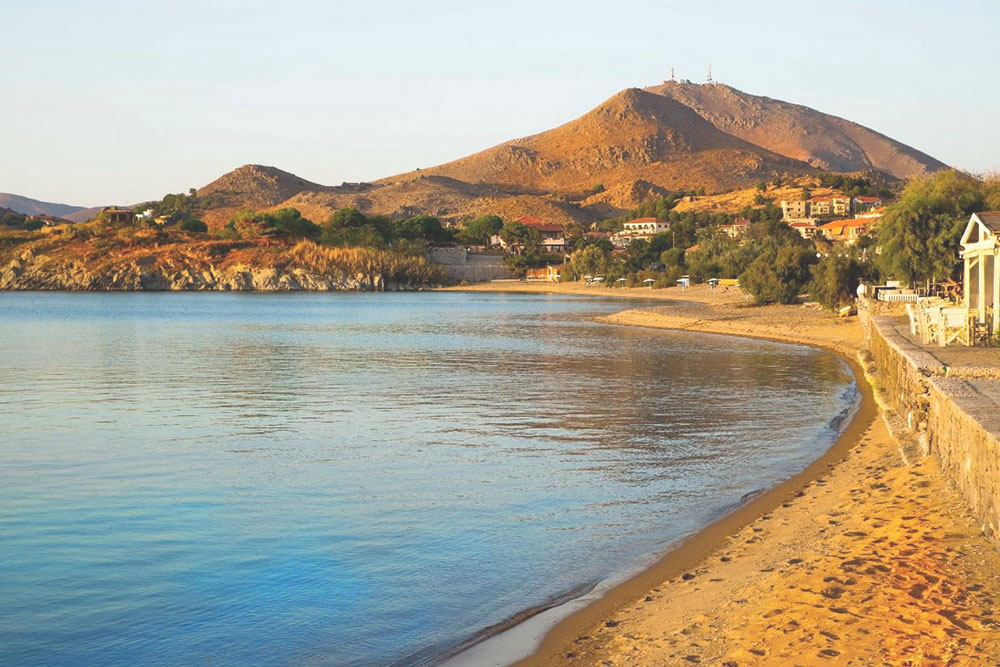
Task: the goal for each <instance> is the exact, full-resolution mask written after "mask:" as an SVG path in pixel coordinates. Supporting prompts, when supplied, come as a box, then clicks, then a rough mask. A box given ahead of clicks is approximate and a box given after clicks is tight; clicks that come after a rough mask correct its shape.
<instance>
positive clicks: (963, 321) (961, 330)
mask: <svg viewBox="0 0 1000 667" xmlns="http://www.w3.org/2000/svg"><path fill="white" fill-rule="evenodd" d="M970 340H971V336H970V335H969V309H968V308H957V307H953V308H942V309H941V322H940V324H939V326H938V345H940V346H941V347H945V346H947V345H949V344H951V343H959V344H960V345H965V346H966V347H968V346H969V342H970Z"/></svg>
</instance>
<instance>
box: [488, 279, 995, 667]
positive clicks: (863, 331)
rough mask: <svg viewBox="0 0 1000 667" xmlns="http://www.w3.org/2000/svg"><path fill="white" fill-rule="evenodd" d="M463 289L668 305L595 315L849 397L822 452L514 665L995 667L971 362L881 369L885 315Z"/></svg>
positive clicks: (990, 562)
mask: <svg viewBox="0 0 1000 667" xmlns="http://www.w3.org/2000/svg"><path fill="white" fill-rule="evenodd" d="M472 289H479V290H489V291H508V292H536V293H544V292H554V293H560V294H592V295H599V296H604V297H614V296H623V297H629V298H645V299H650V298H652V299H666V300H668V301H667V302H665V305H663V306H649V305H646V304H644V305H643V306H642V307H640V308H632V309H628V310H625V311H623V312H620V313H618V314H615V315H611V316H607V317H604V318H600V319H601V321H604V322H606V323H609V324H615V325H626V326H642V327H652V328H663V329H675V330H687V331H704V332H711V333H721V334H732V335H740V336H748V337H760V338H767V339H771V340H779V341H787V342H794V343H800V344H807V345H814V346H819V347H823V348H825V349H828V350H830V351H831V352H833V353H834V354H837V355H838V356H840V357H841V358H842V359H844V360H845V361H846V362H847V363H848V364H849V365H850V366H851V367H852V370H853V371H854V373H855V376H856V377H857V378H858V379H859V388H860V390H861V392H862V401H861V406H860V408H859V410H858V412H857V413H856V414H855V416H854V418H853V420H852V422H851V423H850V424H849V425H848V426H847V427H846V429H845V430H844V431H843V433H842V435H841V437H840V439H839V440H838V441H837V443H836V444H835V445H834V446H833V447H832V448H831V449H830V450H829V451H828V452H827V453H826V454H825V455H824V456H822V457H821V458H820V459H819V460H817V461H816V462H814V463H813V464H811V465H810V466H809V467H808V468H807V469H806V470H804V471H803V472H802V473H800V474H799V475H796V476H794V477H792V478H790V479H789V480H787V481H785V482H784V483H782V484H779V485H777V486H775V487H773V488H771V489H769V490H768V491H767V492H765V493H763V494H761V495H759V496H757V497H755V498H753V499H752V500H750V501H749V502H747V503H746V504H744V505H743V506H741V507H740V508H738V509H737V510H736V511H734V512H733V513H731V514H729V515H727V516H726V517H723V518H722V519H720V520H718V521H717V522H715V523H713V524H711V525H710V526H709V527H707V528H706V529H705V530H703V531H701V532H699V533H698V534H696V535H695V536H693V537H691V538H690V539H688V540H686V541H684V542H683V543H682V544H680V545H679V546H678V547H677V548H675V549H673V550H671V551H670V552H668V553H667V554H665V555H664V556H663V557H662V558H661V559H660V560H659V561H658V562H656V563H654V564H653V565H652V566H651V567H649V568H648V569H646V570H644V571H642V572H640V573H639V574H637V575H635V576H634V577H632V578H631V579H629V580H627V581H625V582H623V583H620V584H618V585H616V586H614V587H613V588H611V589H610V590H608V591H607V592H605V593H604V594H603V595H602V596H600V597H598V598H596V599H594V600H593V601H591V602H590V603H589V604H587V605H586V606H584V607H583V608H581V609H577V610H575V611H573V612H572V613H570V614H569V615H567V616H566V617H565V618H563V619H562V620H561V621H559V622H558V623H557V624H555V625H554V627H553V628H552V629H551V630H550V631H549V632H548V633H547V634H546V635H545V637H544V639H543V640H542V641H541V643H540V644H539V645H538V646H537V647H536V650H535V652H534V653H533V654H532V655H530V656H529V657H527V658H524V659H523V660H521V661H520V662H518V663H517V664H519V665H553V664H566V665H623V664H625V665H652V664H656V665H690V664H699V663H701V664H721V665H774V664H779V665H780V664H911V665H938V664H941V665H945V664H983V665H993V664H996V662H997V659H998V658H1000V633H998V632H997V629H998V627H1000V620H995V619H994V611H993V608H994V606H995V600H996V599H1000V597H998V596H1000V582H998V580H997V577H996V576H995V574H996V573H997V572H1000V554H998V552H997V550H996V549H995V546H994V544H993V543H991V541H990V539H989V538H988V537H987V535H995V533H996V528H995V527H996V509H995V503H994V502H993V498H995V497H1000V494H996V493H995V492H994V489H995V488H996V487H997V485H998V484H1000V477H998V476H997V475H995V474H994V473H995V465H993V464H990V463H989V458H990V457H991V456H993V459H992V460H993V461H995V460H996V456H995V455H996V454H997V449H995V445H994V444H993V443H995V442H996V439H995V437H994V435H993V434H995V433H996V432H997V431H996V429H993V428H992V424H993V422H992V421H991V420H990V419H989V417H988V415H986V414H978V413H977V411H976V410H977V409H978V411H979V412H982V411H983V407H982V404H981V403H977V402H976V401H975V400H974V398H975V397H973V396H972V395H971V394H969V391H968V389H969V385H968V380H966V379H962V381H963V382H965V383H966V384H965V385H962V386H959V385H957V384H955V381H957V380H959V379H960V378H957V377H956V373H958V374H961V373H965V374H970V375H971V374H975V375H977V376H979V377H981V376H983V375H987V376H988V375H989V373H988V372H987V371H985V370H983V368H982V366H977V367H976V369H974V370H973V369H971V368H967V367H960V368H958V370H956V367H955V366H954V365H953V366H952V367H951V368H943V366H944V364H941V363H940V362H939V361H930V360H928V359H926V358H925V359H924V361H925V362H927V363H924V364H922V365H921V364H913V363H909V364H907V363H906V362H904V361H902V360H899V359H896V358H895V356H894V355H898V354H899V347H900V346H899V344H898V342H897V343H893V342H892V339H891V335H890V334H888V333H885V332H887V331H888V329H887V328H886V322H887V321H893V320H891V318H890V319H889V320H886V318H884V317H883V316H875V317H874V318H873V317H871V313H869V312H867V311H863V313H862V316H861V318H860V320H863V321H864V322H865V324H864V326H862V323H861V321H860V320H859V318H856V317H853V318H850V319H848V320H842V319H838V318H835V317H833V316H831V315H829V314H827V313H824V312H821V311H819V310H818V309H816V308H813V307H810V306H766V307H761V308H750V307H744V306H745V304H744V302H743V298H742V296H741V295H740V294H739V293H732V292H731V293H721V292H712V291H709V290H708V289H707V288H690V289H688V290H686V291H683V292H682V291H681V290H679V289H677V288H669V289H666V290H655V291H648V290H643V289H633V290H611V289H608V288H596V289H595V288H586V287H583V286H580V285H566V286H564V285H553V284H526V283H494V284H492V285H483V286H476V287H473V288H472ZM887 340H888V341H889V342H888V343H887V342H885V341H887ZM932 358H933V359H936V357H932ZM935 364H936V365H937V375H934V374H930V375H929V374H928V373H927V369H928V368H930V367H931V366H932V365H935ZM921 369H922V370H921ZM949 372H950V375H949ZM862 378H865V379H866V380H867V381H865V379H862ZM903 378H909V380H906V379H903ZM919 378H923V380H920V379H919ZM907 382H911V384H909V385H908V384H907ZM962 387H965V389H964V391H965V393H964V394H963V393H962V391H959V390H960V389H962ZM944 390H947V392H948V393H947V395H945V394H944V393H942V394H941V395H938V394H935V393H934V392H935V391H937V392H942V391H944ZM984 391H985V390H984ZM997 395H998V396H1000V392H998V393H997ZM991 405H992V404H991ZM976 406H979V407H978V408H977V407H976ZM970 434H973V435H974V437H971V436H970ZM973 471H975V472H973ZM970 507H971V508H973V510H972V511H970ZM973 511H974V512H975V516H973Z"/></svg>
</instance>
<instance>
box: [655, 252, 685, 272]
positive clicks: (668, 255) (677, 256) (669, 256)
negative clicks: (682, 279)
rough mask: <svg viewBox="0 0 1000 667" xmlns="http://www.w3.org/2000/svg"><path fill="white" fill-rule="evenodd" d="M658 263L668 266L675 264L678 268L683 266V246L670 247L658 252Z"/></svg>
mask: <svg viewBox="0 0 1000 667" xmlns="http://www.w3.org/2000/svg"><path fill="white" fill-rule="evenodd" d="M660 263H661V264H663V266H665V267H667V268H670V267H672V266H676V267H678V268H681V269H683V268H684V249H683V248H671V249H669V250H664V251H663V252H662V253H660Z"/></svg>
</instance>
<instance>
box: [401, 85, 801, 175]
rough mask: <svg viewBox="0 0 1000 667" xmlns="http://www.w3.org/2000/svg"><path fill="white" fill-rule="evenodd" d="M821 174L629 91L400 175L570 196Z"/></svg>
mask: <svg viewBox="0 0 1000 667" xmlns="http://www.w3.org/2000/svg"><path fill="white" fill-rule="evenodd" d="M816 172H817V170H816V169H815V168H813V167H811V166H810V165H808V164H806V163H804V162H801V161H799V160H797V159H792V158H788V157H786V156H784V155H780V154H778V153H775V152H773V151H771V150H769V149H766V148H762V147H760V146H757V145H754V144H753V143H750V142H749V141H746V140H744V139H741V138H739V137H736V136H733V135H731V134H727V133H726V132H724V131H722V130H719V129H718V128H716V127H715V126H714V125H713V124H712V123H710V122H708V121H706V120H705V119H704V118H702V117H701V116H699V115H698V114H697V113H695V112H694V111H693V110H692V109H690V108H688V107H687V106H685V105H684V104H681V103H679V102H677V101H675V100H672V99H670V98H668V97H665V96H663V95H657V94H654V93H650V92H647V91H644V90H640V89H638V88H629V89H627V90H624V91H622V92H620V93H618V94H616V95H615V96H613V97H612V98H610V99H609V100H607V101H606V102H604V103H603V104H601V105H600V106H598V107H597V108H596V109H593V110H592V111H590V112H588V113H586V114H584V115H583V116H581V117H580V118H578V119H576V120H574V121H571V122H569V123H566V124H565V125H562V126H560V127H557V128H555V129H552V130H548V131H547V132H542V133H540V134H536V135H533V136H530V137H525V138H523V139H515V140H513V141H508V142H506V143H504V144H501V145H499V146H496V147H494V148H490V149H487V150H485V151H482V152H479V153H476V154H474V155H470V156H469V157H465V158H462V159H459V160H456V161H454V162H449V163H447V164H444V165H441V166H438V167H433V168H431V169H426V170H422V171H420V172H412V173H410V174H404V175H402V176H397V177H395V180H399V179H401V178H412V177H415V176H416V175H427V174H431V175H441V176H447V177H450V178H454V179H458V180H462V181H467V182H470V183H479V184H488V185H493V186H497V187H503V188H508V189H511V190H513V191H519V192H522V193H524V192H534V193H539V192H563V193H567V194H569V193H576V192H582V191H585V190H588V189H590V188H592V187H593V186H594V185H596V184H603V185H605V186H606V187H607V186H610V185H617V184H619V183H622V182H626V181H631V180H636V179H643V180H646V181H649V182H651V183H653V184H655V185H658V186H660V187H663V188H668V189H674V190H677V189H686V188H697V187H704V188H707V189H710V190H725V189H730V188H732V187H734V186H737V185H742V184H747V183H750V182H751V181H752V180H754V179H758V180H759V179H760V178H767V177H770V176H775V175H778V174H783V173H794V174H809V173H816Z"/></svg>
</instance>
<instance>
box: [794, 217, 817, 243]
mask: <svg viewBox="0 0 1000 667" xmlns="http://www.w3.org/2000/svg"><path fill="white" fill-rule="evenodd" d="M788 226H789V227H791V228H792V229H794V230H795V231H797V232H798V233H799V236H801V237H802V238H804V239H811V238H812V237H814V236H816V231H817V230H818V229H819V228H818V227H817V226H816V223H813V222H805V221H803V220H796V221H795V222H790V223H788Z"/></svg>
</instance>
